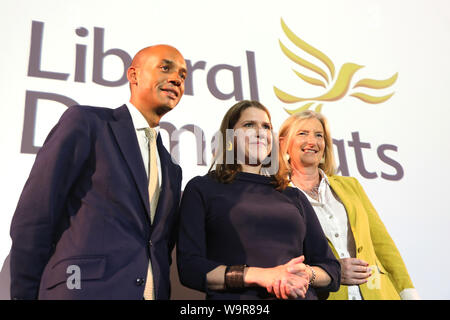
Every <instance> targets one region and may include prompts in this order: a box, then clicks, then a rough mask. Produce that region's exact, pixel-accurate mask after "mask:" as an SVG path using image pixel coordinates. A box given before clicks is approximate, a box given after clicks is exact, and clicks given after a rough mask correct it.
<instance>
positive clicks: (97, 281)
mask: <svg viewBox="0 0 450 320" xmlns="http://www.w3.org/2000/svg"><path fill="white" fill-rule="evenodd" d="M157 147H158V152H159V157H160V162H161V171H162V172H161V173H162V183H161V191H160V196H159V200H158V206H157V210H156V214H155V218H154V222H153V224H152V225H151V223H150V217H149V212H150V209H149V196H148V181H147V175H146V172H145V168H144V163H143V160H142V156H141V153H140V150H139V146H138V142H137V138H136V134H135V129H134V126H133V123H132V120H131V116H130V113H129V111H128V109H127V107H126V106H125V105H123V106H122V107H120V108H117V109H108V108H94V107H88V106H73V107H70V108H68V109H67V110H66V112H65V113H64V114H63V115H62V117H61V119H60V121H59V122H58V124H57V125H56V126H55V127H54V128H53V129H52V131H51V132H50V134H49V136H48V137H47V139H46V141H45V143H44V145H43V146H42V148H41V149H40V151H39V152H38V154H37V156H36V160H35V163H34V165H33V168H32V170H31V173H30V176H29V178H28V180H27V182H26V184H25V187H24V189H23V191H22V195H21V197H20V200H19V203H18V205H17V209H16V211H15V213H14V217H13V221H12V223H11V238H12V248H11V298H12V299H36V298H39V299H142V297H143V291H144V286H145V279H146V275H147V269H148V264H149V259H151V262H152V268H153V277H154V286H155V293H156V298H157V299H169V297H170V283H169V273H170V264H171V251H172V249H173V246H174V244H175V240H176V239H175V237H176V234H177V232H176V228H177V224H178V222H177V221H178V205H179V200H180V192H181V179H182V174H181V168H180V167H179V166H178V165H176V164H174V163H173V162H172V160H171V157H170V154H169V153H168V152H167V150H166V149H165V148H164V146H163V144H162V140H161V136H160V135H159V136H158V139H157ZM77 268H78V269H77ZM78 271H79V272H78ZM77 273H78V274H79V275H80V280H81V281H80V282H78V284H79V288H78V287H77Z"/></svg>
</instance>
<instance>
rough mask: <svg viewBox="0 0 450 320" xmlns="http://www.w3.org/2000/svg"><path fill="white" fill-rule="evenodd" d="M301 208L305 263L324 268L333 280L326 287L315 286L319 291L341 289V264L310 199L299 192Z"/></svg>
mask: <svg viewBox="0 0 450 320" xmlns="http://www.w3.org/2000/svg"><path fill="white" fill-rule="evenodd" d="M298 198H299V204H300V209H301V210H302V211H303V216H304V218H305V221H306V236H305V240H304V242H303V250H304V251H303V252H304V255H305V263H306V264H309V265H311V266H317V267H320V268H322V269H323V270H324V271H326V272H327V273H328V275H329V276H330V278H331V282H330V284H329V285H328V286H326V287H314V289H315V290H316V291H317V292H318V293H321V292H333V291H337V290H338V289H339V286H340V283H341V265H340V264H339V261H337V260H336V258H335V256H334V254H333V252H332V251H331V248H330V246H329V245H328V241H327V238H326V237H325V234H324V233H323V230H322V227H321V225H320V222H319V220H318V218H317V216H316V213H315V212H314V209H313V207H312V206H311V204H310V203H309V201H308V199H307V198H306V197H305V195H304V194H303V193H301V192H298Z"/></svg>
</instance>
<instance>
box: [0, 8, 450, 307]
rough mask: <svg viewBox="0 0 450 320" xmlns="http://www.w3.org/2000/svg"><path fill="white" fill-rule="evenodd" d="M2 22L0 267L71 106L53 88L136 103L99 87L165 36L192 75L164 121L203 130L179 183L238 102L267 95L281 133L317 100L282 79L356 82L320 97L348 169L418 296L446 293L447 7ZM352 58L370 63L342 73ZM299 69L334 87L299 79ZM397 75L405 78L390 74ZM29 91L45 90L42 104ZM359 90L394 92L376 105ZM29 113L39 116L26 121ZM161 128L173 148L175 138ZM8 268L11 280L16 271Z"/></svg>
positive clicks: (186, 145)
mask: <svg viewBox="0 0 450 320" xmlns="http://www.w3.org/2000/svg"><path fill="white" fill-rule="evenodd" d="M0 16H1V19H0V35H1V37H0V39H1V41H2V45H1V48H2V50H1V52H0V57H1V59H0V70H1V73H0V97H1V99H2V103H1V104H0V114H1V117H0V146H1V154H2V156H1V157H0V170H1V171H0V172H1V173H0V177H1V179H0V188H1V189H0V196H1V208H2V210H1V212H2V214H1V215H0V260H1V262H3V260H4V259H5V258H6V257H7V255H8V253H9V250H10V246H11V240H10V237H9V226H10V222H11V218H12V215H13V213H14V210H15V207H16V204H17V201H18V198H19V196H20V193H21V190H22V188H23V185H24V183H25V181H26V179H27V177H28V174H29V171H30V169H31V166H32V164H33V161H34V158H35V154H34V153H27V152H32V150H33V148H36V147H39V146H41V145H42V143H43V141H44V139H45V137H46V135H47V133H48V132H49V130H50V129H51V128H52V126H53V125H54V124H55V123H56V121H57V120H58V118H59V117H60V115H61V113H62V112H63V111H64V110H65V108H66V106H65V105H64V104H62V103H60V102H57V101H52V100H45V99H43V98H44V94H43V93H44V92H45V93H51V94H56V95H59V97H60V98H61V97H62V96H64V97H66V98H69V99H72V100H74V101H76V102H77V103H79V104H88V105H97V106H104V107H111V108H115V107H118V106H120V105H121V104H122V103H123V102H125V101H127V100H128V98H129V92H128V86H127V85H126V84H120V85H117V84H116V85H115V86H106V85H104V84H99V83H98V82H101V79H105V80H106V81H110V82H117V81H118V80H119V79H120V78H121V77H122V75H123V71H124V65H123V62H122V60H121V59H120V58H119V56H118V55H116V54H119V55H123V56H126V55H128V56H133V55H134V54H135V53H136V52H137V50H138V49H140V48H142V47H145V46H147V45H151V44H157V43H168V44H171V45H173V46H175V47H177V48H178V49H179V50H180V51H181V52H182V53H183V55H184V57H185V58H186V59H187V60H189V63H190V65H191V66H193V67H194V69H195V71H193V72H192V74H191V79H192V83H191V85H190V88H189V89H187V90H186V93H185V96H184V97H183V99H182V100H181V103H180V104H179V105H178V106H177V108H176V109H175V110H174V111H173V112H171V113H169V114H168V115H166V116H165V117H164V118H163V121H164V122H167V123H171V124H172V125H174V126H176V128H178V129H179V128H181V127H183V126H184V125H189V124H195V125H196V126H197V127H198V128H200V129H201V130H202V131H203V132H204V134H205V137H206V149H205V155H206V162H207V166H206V165H197V158H196V154H197V153H196V149H195V147H194V146H195V142H196V140H195V138H194V136H193V135H192V134H190V133H183V134H182V136H181V141H180V154H181V165H182V167H183V176H184V180H183V186H184V185H185V184H186V183H187V181H189V179H191V178H192V177H194V176H196V175H203V174H205V173H206V171H207V169H208V167H209V164H210V152H211V146H210V140H211V138H212V135H213V134H214V132H215V131H216V130H217V129H218V128H219V124H220V120H221V118H222V116H223V115H224V113H225V111H226V110H227V109H228V108H229V107H230V106H231V105H233V104H234V103H235V101H236V100H237V99H241V98H244V99H250V98H256V97H257V98H258V99H259V100H260V101H261V102H262V103H263V104H264V105H266V106H267V107H268V108H269V110H270V111H271V113H272V118H273V124H274V128H275V129H276V130H278V128H279V127H280V125H281V123H282V122H283V121H284V119H285V118H286V117H287V116H288V114H287V112H286V111H285V110H284V108H287V109H290V110H292V109H296V108H299V107H301V106H303V105H304V104H305V103H306V102H314V100H307V101H305V102H298V103H293V104H286V103H283V102H282V101H281V100H280V99H279V98H277V96H276V95H275V93H274V89H273V88H274V86H275V87H277V88H278V89H280V90H282V91H284V92H286V93H289V94H291V95H293V96H297V97H302V98H311V97H319V96H322V95H323V94H325V93H326V92H331V93H335V92H336V90H337V89H339V88H338V87H339V86H341V88H343V87H342V86H344V87H345V85H348V91H346V90H340V91H341V92H339V93H342V94H338V93H336V95H335V97H334V99H333V101H319V103H323V107H322V112H323V113H324V114H325V115H326V116H327V117H328V118H329V120H330V124H331V130H332V133H333V138H334V139H335V140H336V141H337V143H338V144H339V148H340V149H339V150H340V157H339V155H338V152H337V150H336V155H337V157H338V159H341V163H340V165H341V167H344V169H345V165H346V166H347V167H346V169H345V170H346V171H347V173H348V174H350V175H352V176H355V177H357V178H358V179H359V181H360V182H361V184H362V185H363V186H364V188H365V190H366V192H367V193H368V195H369V197H370V199H371V200H372V202H373V204H374V205H375V207H376V208H377V210H378V211H379V214H380V216H381V218H382V220H383V221H384V223H385V225H386V227H387V228H388V230H389V232H390V234H391V236H392V238H393V239H394V241H395V242H396V244H397V246H398V248H399V250H400V252H401V254H402V256H403V258H404V260H405V262H406V265H407V267H408V270H409V272H410V275H411V277H412V280H413V283H414V284H415V286H416V288H417V289H418V291H419V294H420V295H421V296H422V298H425V299H449V298H450V288H449V284H450V275H449V274H448V273H447V272H446V270H448V269H449V268H450V255H449V253H448V252H449V250H448V249H446V243H448V242H449V240H450V235H449V232H448V229H449V227H450V218H449V216H450V205H449V202H448V201H446V200H445V199H446V197H447V196H448V194H447V190H448V187H447V182H448V181H449V179H450V174H449V171H447V170H446V166H447V165H448V163H450V150H449V147H448V140H449V139H450V129H449V127H450V126H448V124H447V121H448V118H449V116H450V111H449V110H450V97H449V95H448V94H447V92H448V89H447V87H448V85H449V84H450V60H449V58H448V57H450V42H449V39H450V2H448V1H446V0H441V1H439V0H435V1H426V0H414V1H410V2H408V3H406V2H404V1H395V2H394V1H387V0H382V1H377V2H374V1H361V0H347V1H342V0H340V1H336V0H328V1H325V0H323V1H314V2H313V1H299V0H295V1H293V0H292V1H287V0H278V1H237V0H229V1H226V2H223V1H220V2H219V1H181V0H180V1H171V2H167V1H155V0H152V1H149V0H145V1H127V2H124V1H112V0H97V1H92V0H89V1H86V0H77V1H57V0H40V1H31V0H29V1H26V0H16V1H2V2H1V4H0ZM281 19H283V21H284V22H285V23H286V25H287V26H288V27H289V29H290V30H291V31H292V32H293V33H295V35H296V36H297V37H299V38H301V39H302V40H303V41H304V42H305V43H307V44H308V45H310V46H313V47H315V48H317V49H318V50H320V51H321V52H322V53H323V54H324V55H326V56H327V57H328V58H329V59H330V60H329V61H331V63H332V64H333V65H334V67H335V75H334V77H333V76H331V71H330V70H329V66H330V65H331V64H330V62H328V66H327V63H326V62H324V60H323V58H322V59H320V57H321V56H322V57H323V55H317V54H313V55H311V54H309V53H307V51H305V50H304V49H302V48H300V47H298V46H296V45H295V44H294V43H293V42H292V41H291V40H290V39H289V38H288V37H287V35H286V33H285V32H284V31H283V29H282V26H281ZM33 21H34V22H33ZM32 35H33V36H32ZM41 39H42V40H41ZM39 40H41V42H40V41H39ZM279 41H281V42H282V43H283V44H284V45H285V46H286V47H287V48H288V49H289V50H290V51H291V52H293V53H294V54H295V55H297V56H300V57H302V58H303V59H305V60H306V61H308V62H311V63H313V64H314V65H315V66H318V67H319V68H320V70H322V71H324V72H323V73H322V75H320V74H319V73H320V72H319V71H320V70H319V69H316V71H312V70H311V68H309V69H308V68H305V67H303V66H300V65H298V64H296V63H295V62H294V61H293V60H291V59H289V58H288V57H287V56H286V55H285V54H284V53H283V52H282V50H281V48H280V45H279ZM32 44H33V46H32ZM102 46H103V47H102ZM110 49H115V50H114V51H108V50H110ZM77 52H78V55H77ZM108 53H112V54H109V55H108ZM39 54H40V59H39ZM94 57H96V58H95V59H94ZM94 60H95V63H94ZM125 60H126V59H125ZM202 61H203V62H202ZM348 63H354V64H357V65H360V66H364V67H361V68H359V70H357V71H356V72H355V73H354V75H353V77H348V79H344V76H345V74H344V73H345V72H344V71H345V70H344V69H345V68H344V66H345V65H346V64H348ZM253 64H254V66H253ZM100 66H102V68H99V67H100ZM347 66H350V65H347ZM341 68H342V69H341ZM94 69H95V70H94ZM293 69H294V70H296V71H297V72H300V73H302V74H303V75H305V76H308V77H312V78H315V79H317V80H320V81H321V82H322V83H324V84H325V87H326V88H324V87H321V86H318V85H313V84H311V83H308V82H307V81H305V80H302V79H301V78H299V77H298V76H297V75H296V74H295V73H294V72H293ZM312 69H313V68H312ZM317 70H319V71H317ZM341 70H344V71H343V73H342V77H339V75H340V74H339V72H340V71H341ZM45 72H47V73H45ZM49 72H51V74H49ZM395 74H397V76H398V77H397V78H396V80H395V77H394V78H391V77H392V76H393V75H395ZM94 75H95V77H96V79H97V80H96V82H94V81H93V77H94ZM55 77H65V78H66V80H61V79H55ZM325 77H328V79H329V80H328V81H329V84H327V83H326V80H325ZM390 78H391V80H392V81H390V82H389V81H388V82H386V83H382V82H371V83H372V88H368V87H367V86H366V87H356V88H355V84H357V83H358V82H359V81H360V80H362V79H375V80H386V79H390ZM394 80H395V81H394ZM369 83H370V81H369ZM335 84H336V87H335V89H336V88H337V89H336V90H334V91H333V89H331V88H332V87H333V86H334V85H335ZM373 84H375V85H373ZM113 85H114V84H113ZM374 86H375V87H377V86H378V87H380V88H374ZM381 87H383V88H381ZM337 91H339V90H337ZM33 92H34V95H35V96H37V97H40V99H37V100H35V103H33V100H32V97H33ZM354 93H365V94H368V95H371V96H374V97H382V96H386V95H389V94H391V93H394V94H393V96H392V97H391V98H389V99H387V100H386V101H384V102H382V103H378V104H372V103H366V102H364V101H362V100H360V99H358V98H356V97H354V96H351V94H354ZM27 97H28V101H26V98H27ZM316 100H317V99H316ZM328 100H330V99H328ZM36 101H37V102H36ZM316 102H317V101H316ZM33 106H37V108H36V116H35V119H34V121H32V120H33V117H32V116H31V115H32V113H30V111H31V110H33ZM315 106H317V103H316V104H315V105H314V107H315ZM26 107H27V108H28V109H27V108H26ZM314 107H312V108H313V109H314ZM26 109H27V112H26ZM24 117H29V118H27V119H31V120H30V121H25V122H24ZM162 132H163V138H164V141H165V144H166V146H167V147H168V146H169V136H168V134H167V133H166V132H165V131H162ZM24 133H25V134H24ZM358 136H359V139H360V142H358V141H356V139H357V138H358ZM338 141H340V142H338ZM21 150H22V151H24V152H25V153H24V152H22V151H21ZM30 150H31V151H30ZM344 156H345V159H346V161H345V162H344V161H343V159H344ZM358 157H359V161H357V158H358ZM369 176H371V177H369ZM3 270H4V272H2V273H3V274H2V279H5V277H6V275H5V273H7V272H6V271H7V268H6V267H4V268H3ZM6 283H7V281H4V280H2V281H0V285H3V286H6ZM4 290H5V288H1V290H0V291H4Z"/></svg>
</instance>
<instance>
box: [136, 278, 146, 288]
mask: <svg viewBox="0 0 450 320" xmlns="http://www.w3.org/2000/svg"><path fill="white" fill-rule="evenodd" d="M144 282H145V281H144V279H142V278H137V279H136V285H137V286H142V285H143V284H144Z"/></svg>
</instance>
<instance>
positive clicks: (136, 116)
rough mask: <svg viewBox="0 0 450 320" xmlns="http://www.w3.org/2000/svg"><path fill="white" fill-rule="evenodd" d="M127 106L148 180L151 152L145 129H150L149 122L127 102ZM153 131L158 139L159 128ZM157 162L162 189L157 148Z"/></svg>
mask: <svg viewBox="0 0 450 320" xmlns="http://www.w3.org/2000/svg"><path fill="white" fill-rule="evenodd" d="M125 104H126V106H127V108H128V111H129V112H130V115H131V120H132V121H133V126H134V129H135V132H136V137H137V140H138V143H139V149H140V150H141V155H142V160H143V161H144V167H145V172H146V173H147V178H148V177H149V175H148V170H149V166H148V163H149V162H148V161H149V150H148V139H147V136H146V135H145V130H144V129H145V128H149V127H150V126H149V124H148V122H147V120H145V118H144V116H143V115H142V113H141V112H140V111H139V110H138V109H137V108H136V107H135V106H134V105H133V104H132V103H131V102H127V103H125ZM153 129H155V131H156V137H158V134H159V126H156V127H154V128H153ZM156 162H157V164H158V183H159V187H160V188H161V181H162V179H161V162H160V160H159V153H158V148H156Z"/></svg>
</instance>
